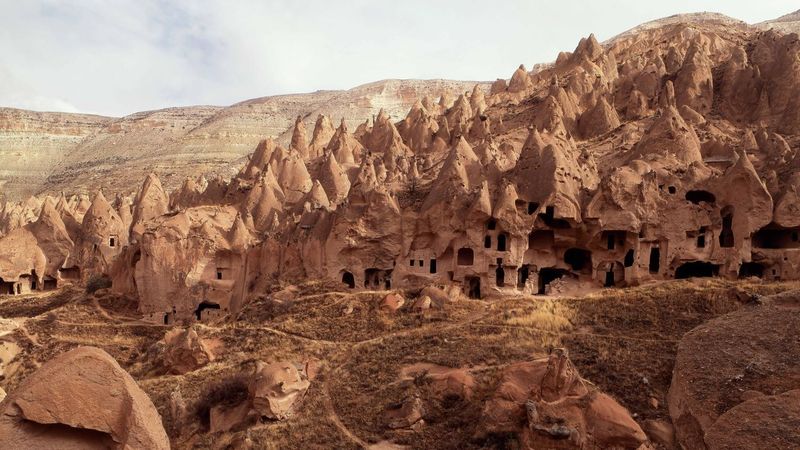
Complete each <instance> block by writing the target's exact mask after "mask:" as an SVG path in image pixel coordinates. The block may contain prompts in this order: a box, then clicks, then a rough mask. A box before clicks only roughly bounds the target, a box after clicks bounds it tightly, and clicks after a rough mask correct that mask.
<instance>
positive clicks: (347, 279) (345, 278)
mask: <svg viewBox="0 0 800 450" xmlns="http://www.w3.org/2000/svg"><path fill="white" fill-rule="evenodd" d="M342 283H344V284H345V285H347V287H348V288H349V289H353V288H355V287H356V279H355V277H354V276H353V274H352V273H350V272H344V273H343V274H342Z"/></svg>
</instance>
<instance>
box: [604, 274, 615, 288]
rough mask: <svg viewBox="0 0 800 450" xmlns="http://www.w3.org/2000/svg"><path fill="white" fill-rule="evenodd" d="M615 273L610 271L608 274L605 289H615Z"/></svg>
mask: <svg viewBox="0 0 800 450" xmlns="http://www.w3.org/2000/svg"><path fill="white" fill-rule="evenodd" d="M614 285H615V284H614V271H613V270H608V271H607V272H606V281H605V283H603V287H614Z"/></svg>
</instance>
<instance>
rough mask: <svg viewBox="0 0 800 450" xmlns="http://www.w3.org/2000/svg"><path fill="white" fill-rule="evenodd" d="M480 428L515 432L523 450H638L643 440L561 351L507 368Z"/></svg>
mask: <svg viewBox="0 0 800 450" xmlns="http://www.w3.org/2000/svg"><path fill="white" fill-rule="evenodd" d="M483 427H484V430H485V432H488V433H518V434H519V435H520V443H521V444H522V448H526V449H536V448H556V447H557V448H574V449H590V448H591V449H604V448H625V449H637V448H639V447H640V446H641V445H642V444H644V443H645V442H646V441H647V437H646V436H645V434H644V432H643V431H642V429H641V428H640V427H639V425H638V424H637V423H636V422H635V421H634V420H633V418H632V417H631V416H630V413H629V412H628V411H627V410H626V409H625V408H623V407H622V406H621V405H619V404H618V403H617V402H616V401H614V399H613V398H611V397H609V396H608V395H606V394H604V393H602V392H600V391H598V390H597V389H596V388H594V387H593V386H592V385H591V384H589V383H587V382H586V381H585V380H583V379H582V378H581V377H580V375H579V374H578V372H577V370H576V369H575V366H573V365H572V362H571V361H570V360H569V357H568V355H567V352H566V350H564V349H556V350H555V351H554V352H553V353H552V354H551V355H550V356H549V357H547V358H542V359H537V360H534V361H530V362H523V363H518V364H515V365H512V366H509V367H508V368H506V369H505V370H504V371H503V374H502V377H501V379H500V385H499V387H498V388H497V390H496V391H495V394H494V396H493V397H492V398H491V399H490V400H489V401H488V402H487V403H486V405H485V406H484V409H483Z"/></svg>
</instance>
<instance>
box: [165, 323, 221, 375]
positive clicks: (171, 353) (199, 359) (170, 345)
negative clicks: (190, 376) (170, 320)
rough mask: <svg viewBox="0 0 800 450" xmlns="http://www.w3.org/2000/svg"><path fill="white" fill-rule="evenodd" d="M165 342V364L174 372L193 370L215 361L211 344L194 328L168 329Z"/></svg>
mask: <svg viewBox="0 0 800 450" xmlns="http://www.w3.org/2000/svg"><path fill="white" fill-rule="evenodd" d="M164 343H165V344H166V346H165V350H164V365H165V366H166V367H167V368H168V369H169V371H170V372H172V373H174V374H184V373H187V372H191V371H194V370H197V369H199V368H201V367H203V366H205V365H206V364H208V363H209V362H211V361H214V353H213V352H212V350H211V346H210V345H208V343H206V341H204V340H203V339H201V338H200V336H198V335H197V331H195V330H194V329H193V328H187V329H185V330H184V329H181V328H175V329H172V330H170V331H168V332H167V334H166V335H165V336H164Z"/></svg>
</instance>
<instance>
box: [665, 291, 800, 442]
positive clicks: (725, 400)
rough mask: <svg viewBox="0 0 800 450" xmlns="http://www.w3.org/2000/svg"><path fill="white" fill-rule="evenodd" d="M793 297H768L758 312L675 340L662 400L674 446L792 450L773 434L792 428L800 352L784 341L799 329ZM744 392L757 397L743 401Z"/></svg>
mask: <svg viewBox="0 0 800 450" xmlns="http://www.w3.org/2000/svg"><path fill="white" fill-rule="evenodd" d="M798 298H799V297H798V293H797V291H791V292H787V293H784V294H779V295H778V296H774V297H771V298H767V299H765V300H764V304H763V305H761V306H751V307H748V308H746V309H743V310H740V311H736V312H733V313H730V314H728V315H725V316H722V317H719V318H717V319H714V320H711V321H709V322H707V323H705V324H703V325H701V326H699V327H697V328H695V329H694V330H692V331H691V332H689V333H687V334H686V335H685V336H684V338H683V339H681V343H680V345H679V347H678V355H677V359H676V362H675V368H674V370H673V377H672V385H671V386H670V390H669V398H668V404H669V411H670V416H671V417H672V422H673V424H674V425H675V431H676V438H677V441H678V442H679V443H680V444H681V445H683V446H684V447H686V448H704V447H708V448H734V447H736V446H738V448H748V447H749V444H748V443H754V442H756V441H761V442H773V443H774V446H769V447H771V448H792V447H793V446H795V445H796V443H795V444H794V445H792V444H791V442H792V441H791V440H792V439H794V438H795V437H796V435H794V434H793V433H787V432H782V431H780V430H777V429H772V427H774V426H775V425H776V424H789V423H794V422H796V421H797V417H798V415H797V414H798V409H797V408H796V406H797V402H796V401H795V400H792V399H794V398H796V396H797V395H796V393H797V389H798V388H800V369H799V368H798V366H797V364H796V361H797V358H798V357H800V355H798V348H800V347H798V346H797V345H796V343H795V342H793V341H792V340H791V339H787V338H786V336H789V335H791V334H792V331H791V330H794V329H796V328H797V327H798V326H800V307H799V305H800V302H798ZM748 391H750V392H752V391H757V392H760V393H761V394H762V395H761V396H756V397H755V398H749V396H748V397H747V398H746V397H745V394H746V393H747V392H748ZM743 417H747V418H748V419H747V421H748V423H749V425H745V422H743V421H742V418H743ZM758 424H761V425H758ZM787 426H790V425H787ZM771 429H772V430H771ZM769 430H771V431H769ZM723 435H725V438H724V439H722V436H723ZM793 436H794V437H793ZM716 445H719V446H718V447H717V446H716ZM732 446H733V447H732Z"/></svg>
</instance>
